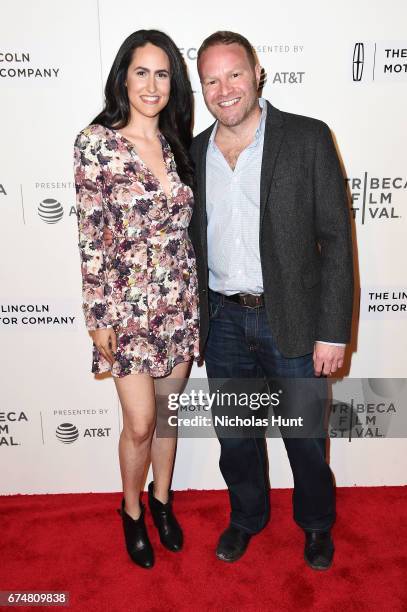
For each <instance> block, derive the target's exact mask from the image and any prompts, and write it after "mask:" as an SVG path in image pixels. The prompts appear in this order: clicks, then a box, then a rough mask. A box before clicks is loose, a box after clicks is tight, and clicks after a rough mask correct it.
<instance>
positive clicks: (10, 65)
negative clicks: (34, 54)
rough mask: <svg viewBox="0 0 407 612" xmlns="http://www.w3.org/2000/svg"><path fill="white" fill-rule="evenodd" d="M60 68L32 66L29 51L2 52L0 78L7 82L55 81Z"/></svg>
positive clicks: (0, 53)
mask: <svg viewBox="0 0 407 612" xmlns="http://www.w3.org/2000/svg"><path fill="white" fill-rule="evenodd" d="M59 71H60V69H59V68H56V67H53V66H38V65H35V64H32V59H31V53H29V52H27V51H4V50H3V51H0V78H2V79H5V80H13V79H14V80H15V79H17V80H18V79H22V80H29V79H35V80H38V79H46V80H55V79H56V78H58V76H59Z"/></svg>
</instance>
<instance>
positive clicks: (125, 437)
mask: <svg viewBox="0 0 407 612" xmlns="http://www.w3.org/2000/svg"><path fill="white" fill-rule="evenodd" d="M114 381H115V383H116V389H117V393H118V395H119V399H120V403H121V406H122V410H123V430H122V432H121V434H120V440H119V460H120V471H121V475H122V482H123V494H124V499H125V509H126V512H127V514H129V515H130V516H131V517H132V518H133V519H138V518H139V516H140V512H141V508H140V493H141V486H142V481H143V476H144V471H145V467H146V463H147V460H148V459H149V454H150V447H151V439H152V436H153V432H154V428H155V413H156V409H155V392H154V380H153V378H151V376H149V375H148V374H129V375H128V376H124V377H123V378H116V377H115V378H114Z"/></svg>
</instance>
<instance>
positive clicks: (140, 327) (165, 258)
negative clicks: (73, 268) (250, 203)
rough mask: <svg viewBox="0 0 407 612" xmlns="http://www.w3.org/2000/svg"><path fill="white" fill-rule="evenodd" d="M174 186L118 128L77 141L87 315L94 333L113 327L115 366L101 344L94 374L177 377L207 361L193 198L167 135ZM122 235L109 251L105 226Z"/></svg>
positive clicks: (94, 129)
mask: <svg viewBox="0 0 407 612" xmlns="http://www.w3.org/2000/svg"><path fill="white" fill-rule="evenodd" d="M158 137H159V139H160V141H161V145H162V150H163V158H164V162H165V165H166V169H167V173H168V178H169V182H170V186H171V191H170V197H167V195H166V193H165V192H164V190H163V188H162V185H161V184H160V182H159V181H158V179H157V178H156V177H155V176H154V175H153V174H152V173H151V171H150V170H149V169H148V168H147V166H146V165H145V164H144V163H143V161H142V159H141V158H140V157H139V156H138V155H137V152H136V150H135V147H134V145H133V144H132V143H131V142H130V141H129V140H127V139H126V138H125V137H124V136H123V135H122V134H120V133H119V132H118V131H117V130H113V129H109V128H105V127H103V126H101V125H91V126H89V127H87V128H85V129H84V130H82V132H80V134H79V135H78V136H77V138H76V141H75V186H76V199H77V210H78V226H79V250H80V255H81V265H82V286H83V311H84V315H85V322H86V326H87V328H88V329H89V330H95V329H100V328H108V327H112V328H113V329H114V330H115V332H116V336H117V352H116V354H115V362H114V364H113V366H111V365H110V364H109V362H108V361H107V360H106V359H105V358H104V357H103V356H102V355H101V354H100V353H99V351H98V350H97V348H96V347H95V345H94V347H93V364H92V372H94V373H101V372H107V371H111V372H112V375H113V376H119V377H121V376H126V375H127V374H131V373H141V372H144V373H148V374H150V375H151V376H154V377H159V376H165V375H167V374H169V372H170V371H171V370H172V368H173V367H174V366H175V365H177V364H178V363H180V362H182V361H187V360H189V359H191V358H192V357H193V358H195V359H197V358H198V357H199V348H198V347H199V333H198V320H199V312H198V289H197V275H196V268H195V256H194V251H193V247H192V243H191V241H190V239H189V236H188V225H189V221H190V218H191V215H192V207H193V194H192V190H191V188H190V187H189V186H187V185H185V184H183V183H182V182H181V181H180V178H179V176H178V174H177V169H176V166H175V161H174V157H173V154H172V152H171V149H170V146H169V144H168V142H167V141H166V140H165V138H164V136H162V135H161V134H159V136H158ZM105 225H106V226H107V227H108V228H109V229H110V230H111V232H112V234H113V244H112V245H111V246H110V247H105V245H104V243H103V228H104V226H105Z"/></svg>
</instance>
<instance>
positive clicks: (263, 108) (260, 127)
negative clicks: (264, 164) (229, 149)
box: [209, 98, 267, 148]
mask: <svg viewBox="0 0 407 612" xmlns="http://www.w3.org/2000/svg"><path fill="white" fill-rule="evenodd" d="M259 106H260V108H261V117H260V121H259V125H258V127H257V129H256V131H255V133H254V139H253V142H252V143H251V144H250V145H249V148H251V147H255V146H257V144H258V143H259V141H260V139H261V138H262V137H263V136H264V130H265V125H266V116H267V104H266V99H265V98H259ZM218 123H219V122H218V121H216V123H215V125H214V126H213V130H212V133H211V135H210V138H209V146H212V147H216V144H215V136H216V131H217V129H218Z"/></svg>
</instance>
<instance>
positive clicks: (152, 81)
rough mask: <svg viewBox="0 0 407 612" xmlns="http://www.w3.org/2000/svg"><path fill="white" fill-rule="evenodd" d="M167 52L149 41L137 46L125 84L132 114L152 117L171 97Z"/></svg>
mask: <svg viewBox="0 0 407 612" xmlns="http://www.w3.org/2000/svg"><path fill="white" fill-rule="evenodd" d="M170 80H171V75H170V61H169V59H168V55H167V54H166V53H165V51H163V50H162V49H160V47H156V46H155V45H152V44H151V43H147V44H146V45H145V46H144V47H137V49H136V50H135V51H134V53H133V58H132V60H131V63H130V65H129V67H128V70H127V78H126V86H127V93H128V96H129V102H130V109H131V114H132V116H133V115H134V114H136V115H143V116H144V117H155V116H156V115H158V114H159V113H160V112H161V111H162V109H163V108H164V107H165V106H166V104H167V103H168V99H169V97H170Z"/></svg>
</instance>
